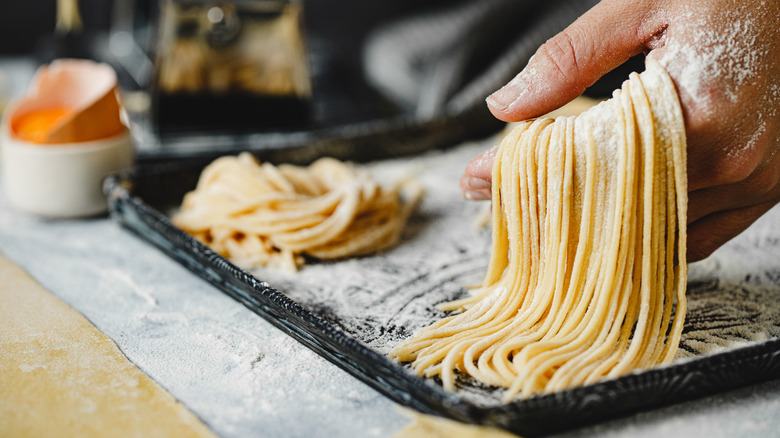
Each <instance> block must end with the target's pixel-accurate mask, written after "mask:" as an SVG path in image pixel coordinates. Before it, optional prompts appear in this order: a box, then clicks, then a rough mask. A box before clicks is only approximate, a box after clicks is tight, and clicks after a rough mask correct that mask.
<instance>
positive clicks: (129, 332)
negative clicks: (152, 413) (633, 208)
mask: <svg viewBox="0 0 780 438" xmlns="http://www.w3.org/2000/svg"><path fill="white" fill-rule="evenodd" d="M486 146H487V144H484V145H475V146H474V147H475V150H477V149H479V148H481V147H486ZM0 184H2V183H0ZM1 188H2V187H1V186H0V189H1ZM778 223H780V209H779V208H775V209H774V210H772V211H771V212H770V213H769V214H767V215H766V216H765V217H763V218H762V219H761V220H760V222H759V223H757V224H756V225H755V226H754V228H751V230H758V231H759V232H758V233H756V232H753V233H752V234H751V231H749V232H748V234H747V235H743V236H740V237H739V238H738V239H736V240H735V241H733V242H731V243H730V244H729V245H732V246H741V247H744V246H745V245H746V244H748V243H749V242H752V241H753V239H755V238H756V236H757V235H758V236H764V235H765V234H764V230H767V229H770V230H771V229H777V224H778ZM766 236H767V238H768V237H769V235H766ZM0 252H2V253H3V254H4V255H5V256H7V257H8V258H10V259H11V260H12V261H14V262H16V263H17V264H19V265H21V266H22V267H23V268H24V269H26V270H27V271H28V272H29V273H30V274H31V275H32V276H33V277H34V278H35V279H37V280H38V281H39V282H40V283H41V284H42V285H43V286H44V287H45V288H47V289H48V290H49V291H51V292H52V293H53V294H54V295H56V296H57V297H59V298H61V299H62V300H64V301H65V302H67V303H69V304H70V305H71V306H73V307H74V308H75V309H77V310H78V311H79V312H81V313H82V314H84V315H85V316H86V317H87V318H88V319H89V320H90V321H92V322H93V323H94V324H95V325H96V326H97V328H98V329H100V330H101V331H103V332H104V333H106V334H107V335H108V336H109V337H110V338H111V339H113V340H114V341H115V342H116V343H117V344H118V345H119V347H120V348H121V350H122V351H123V352H124V353H125V354H126V355H127V357H128V358H129V359H130V360H131V361H132V362H134V363H135V364H136V365H137V366H138V367H140V369H141V370H143V371H144V372H146V373H147V374H148V375H149V376H151V377H152V378H153V379H154V380H155V381H157V382H158V383H159V384H160V385H161V386H163V387H164V388H165V389H166V390H168V391H169V392H170V393H172V394H173V396H174V397H176V398H177V399H179V400H180V401H182V402H183V403H184V404H185V405H186V406H187V407H188V408H190V409H191V410H193V411H194V412H195V413H196V414H197V415H198V416H200V417H201V418H202V419H203V420H204V421H205V422H206V423H207V424H208V425H209V426H210V427H211V428H212V429H213V430H214V431H215V432H216V433H217V434H218V435H220V436H223V437H249V436H279V437H288V436H289V437H297V436H300V437H303V436H306V437H319V436H322V437H326V436H327V437H341V436H343V437H354V436H378V437H385V436H391V435H393V434H394V433H395V432H396V431H398V430H399V429H400V428H401V427H403V426H404V425H405V424H406V423H407V422H408V421H409V419H408V417H406V416H405V415H404V414H403V413H401V412H400V411H399V410H398V409H396V407H395V405H394V404H393V403H392V402H391V401H389V400H388V399H386V398H384V397H383V396H381V395H380V394H378V393H377V392H375V391H374V390H372V389H371V388H369V387H367V386H366V385H364V384H362V383H360V382H359V381H357V380H356V379H354V378H353V377H351V376H350V375H348V374H347V373H345V372H343V371H341V370H340V369H338V368H336V367H335V366H334V365H332V364H330V363H329V362H327V361H325V360H324V359H322V358H320V357H319V356H317V355H315V354H314V353H312V352H311V351H309V350H308V349H306V348H305V347H303V346H301V345H300V344H298V343H296V342H295V341H293V340H292V339H291V338H289V337H288V336H287V335H284V334H283V333H281V332H280V331H278V330H277V329H275V328H273V327H272V326H271V325H270V324H268V323H266V322H265V321H263V320H262V319H260V318H259V317H258V316H256V315H255V314H254V313H252V312H250V311H249V310H247V309H245V308H244V307H243V306H242V305H240V304H238V303H237V302H235V301H233V300H232V299H230V298H229V297H227V296H225V295H223V294H222V293H221V292H219V291H218V290H217V289H216V288H214V287H213V286H211V285H209V284H208V283H206V282H205V281H203V280H202V279H200V278H199V277H197V276H196V275H195V274H192V273H191V272H189V271H187V270H186V269H184V268H183V267H182V266H180V265H179V264H177V263H176V262H174V261H173V260H171V259H169V258H168V257H167V256H165V255H164V254H163V253H161V252H160V251H158V250H157V249H156V248H154V247H152V246H151V245H149V244H148V243H146V242H145V241H142V240H140V239H139V238H137V237H136V236H134V235H133V234H131V233H129V232H128V231H126V230H124V229H122V228H121V227H120V226H119V225H118V224H117V223H116V222H114V221H113V220H110V219H108V218H105V217H100V218H92V219H86V220H62V221H60V220H42V219H38V218H35V217H32V216H29V215H25V214H22V213H18V212H16V211H14V210H13V209H12V208H11V207H10V206H9V205H8V203H7V200H6V199H5V196H4V195H0ZM743 252H744V251H743ZM765 252H766V251H764V253H765ZM762 254H763V253H762ZM778 255H780V252H779V253H778ZM762 257H765V255H762ZM714 258H715V260H717V259H718V254H717V253H716V254H715V256H714ZM703 263H708V262H707V261H705V262H703ZM778 263H780V262H778ZM778 431H780V381H771V382H768V383H764V384H761V385H756V386H752V387H747V388H743V389H740V390H737V391H731V392H727V393H723V394H720V395H717V396H713V397H708V398H705V399H700V400H697V401H693V402H687V403H683V404H678V405H675V406H670V407H666V408H662V409H659V410H655V411H650V412H645V413H640V414H637V415H634V416H631V417H627V418H623V419H619V420H615V421H612V422H609V423H603V424H600V425H596V426H593V427H591V428H587V429H581V430H576V431H572V432H570V433H569V434H567V436H661V435H663V436H680V437H683V436H703V435H707V436H710V437H719V436H746V435H750V436H780V432H778Z"/></svg>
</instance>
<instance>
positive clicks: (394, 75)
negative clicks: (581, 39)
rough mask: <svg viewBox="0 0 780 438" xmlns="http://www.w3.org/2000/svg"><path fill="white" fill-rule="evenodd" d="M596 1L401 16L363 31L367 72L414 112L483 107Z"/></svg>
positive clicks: (489, 1) (519, 0) (463, 6)
mask: <svg viewBox="0 0 780 438" xmlns="http://www.w3.org/2000/svg"><path fill="white" fill-rule="evenodd" d="M595 3H597V2H596V1H594V0H569V1H556V0H553V1H549V2H539V1H534V0H482V1H473V2H466V3H462V2H461V3H458V4H457V5H456V6H454V7H450V8H447V9H442V10H439V11H435V12H427V13H424V14H419V15H415V16H411V17H407V18H405V19H402V20H400V21H397V22H394V23H390V24H388V25H385V26H383V27H381V28H378V29H376V31H375V32H373V33H372V34H371V35H370V36H369V38H368V40H367V42H366V45H365V50H364V69H365V74H366V77H367V80H368V82H369V83H371V84H372V85H373V86H374V87H376V88H377V89H379V90H382V92H384V93H385V94H386V95H387V97H389V98H390V99H392V100H394V101H395V102H396V103H397V104H399V105H400V106H402V107H403V108H404V109H405V110H406V111H407V112H409V113H411V114H415V115H416V116H418V117H422V118H429V117H433V116H436V115H441V114H455V113H461V112H464V111H467V110H469V109H472V108H474V107H475V106H478V105H479V106H484V99H485V97H487V96H488V95H489V94H490V93H492V92H493V91H495V90H496V89H498V88H499V87H501V86H502V85H503V84H505V83H506V82H508V81H509V80H510V79H511V78H512V77H514V75H516V74H517V73H518V72H519V71H520V70H521V69H522V68H523V67H524V66H525V65H526V64H527V63H528V59H529V58H530V57H531V56H532V55H533V53H534V52H535V51H536V49H537V48H538V47H539V46H540V45H542V44H543V43H544V42H545V41H546V40H547V39H549V38H550V37H552V36H554V35H555V34H556V33H558V32H560V31H561V30H563V29H564V28H565V27H566V26H568V25H569V24H570V23H571V22H573V21H574V20H576V19H577V17H579V16H580V15H581V14H582V13H584V12H585V11H587V10H588V9H589V8H591V7H592V6H593V5H594V4H595Z"/></svg>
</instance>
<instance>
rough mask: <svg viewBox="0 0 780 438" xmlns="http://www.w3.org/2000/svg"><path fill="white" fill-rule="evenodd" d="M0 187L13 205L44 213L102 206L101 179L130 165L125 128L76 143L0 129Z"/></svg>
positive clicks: (72, 213)
mask: <svg viewBox="0 0 780 438" xmlns="http://www.w3.org/2000/svg"><path fill="white" fill-rule="evenodd" d="M0 148H1V150H0V152H1V155H0V162H1V163H2V173H0V176H1V177H2V178H3V187H4V188H5V193H6V195H7V197H8V200H9V201H10V203H11V205H13V206H14V207H15V208H17V209H19V210H22V211H26V212H28V213H33V214H36V215H40V216H45V217H60V218H73V217H86V216H93V215H97V214H101V213H104V212H105V211H106V210H107V203H106V198H105V196H104V195H103V190H102V185H103V180H104V179H105V177H106V176H108V175H109V174H110V173H112V172H115V171H118V170H122V169H126V168H129V167H131V166H132V164H133V159H134V150H133V142H132V138H131V136H130V133H129V132H128V131H125V132H123V133H121V134H119V135H116V136H114V137H110V138H105V139H99V140H94V141H88V142H80V143H64V144H37V143H30V142H26V141H22V140H20V139H18V138H15V137H14V136H13V135H11V133H10V130H9V129H8V123H7V120H5V121H4V122H3V124H2V132H0Z"/></svg>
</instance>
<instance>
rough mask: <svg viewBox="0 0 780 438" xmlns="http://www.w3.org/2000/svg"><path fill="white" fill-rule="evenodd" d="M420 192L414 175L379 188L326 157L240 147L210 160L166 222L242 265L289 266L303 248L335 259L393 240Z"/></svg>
mask: <svg viewBox="0 0 780 438" xmlns="http://www.w3.org/2000/svg"><path fill="white" fill-rule="evenodd" d="M421 196H422V188H421V186H420V185H419V184H417V183H416V182H414V181H413V180H406V181H404V182H402V183H399V184H397V185H395V186H394V187H391V188H390V189H385V188H382V187H380V186H379V185H378V184H377V183H376V182H374V181H373V179H372V178H371V176H370V175H369V174H368V173H367V172H365V171H363V170H359V169H356V168H355V167H353V166H350V165H348V164H346V163H343V162H340V161H338V160H335V159H332V158H322V159H320V160H317V161H316V162H314V163H313V164H311V165H310V166H308V167H299V166H293V165H289V164H282V165H279V166H273V165H272V164H270V163H262V164H260V163H258V162H257V161H256V160H255V158H254V157H253V156H252V155H251V154H249V153H242V154H240V155H238V156H237V157H221V158H218V159H217V160H215V161H214V162H213V163H211V164H209V165H208V166H207V167H206V168H205V169H204V170H203V172H202V173H201V176H200V179H199V181H198V185H197V187H196V188H195V190H193V191H192V192H190V193H188V194H187V195H186V196H185V197H184V201H183V203H182V206H181V209H180V211H179V212H177V213H176V214H175V215H174V216H173V218H172V221H173V223H174V224H175V225H176V226H177V227H179V228H181V229H182V230H184V231H186V232H187V233H189V234H191V235H193V236H194V237H195V238H196V239H198V240H199V241H201V242H203V243H205V244H206V245H208V246H209V247H211V248H212V249H213V250H214V251H216V252H218V253H219V254H221V255H223V256H225V257H227V258H229V259H230V260H231V261H233V262H235V263H236V264H238V265H240V266H244V267H248V268H254V267H258V266H277V267H282V268H286V269H288V270H295V269H297V268H298V267H299V266H300V265H301V264H303V263H304V257H303V256H304V255H307V256H310V257H314V258H317V259H336V258H342V257H348V256H357V255H364V254H369V253H373V252H377V251H380V250H383V249H385V248H388V247H390V246H392V245H394V244H395V243H396V242H397V241H398V238H399V236H400V233H401V230H402V229H403V226H404V224H405V223H406V220H407V219H408V217H409V215H410V214H411V212H412V210H413V209H414V208H415V206H416V205H417V203H418V201H419V200H420V197H421ZM402 198H405V201H404V200H402Z"/></svg>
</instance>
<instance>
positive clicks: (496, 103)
mask: <svg viewBox="0 0 780 438" xmlns="http://www.w3.org/2000/svg"><path fill="white" fill-rule="evenodd" d="M658 3H662V2H658V1H653V0H644V1H623V0H605V1H602V2H600V3H598V4H597V5H596V6H594V7H593V8H592V9H590V10H589V11H588V12H586V13H585V14H583V15H582V16H581V17H580V18H578V19H577V20H576V21H575V22H574V23H572V24H571V25H570V26H569V27H567V28H566V29H564V30H563V31H562V32H561V33H559V34H558V35H556V36H554V37H553V38H551V39H549V40H548V41H547V42H546V43H544V44H543V45H542V46H541V47H539V50H537V51H536V54H534V56H532V57H531V59H530V60H529V61H528V65H527V66H526V67H525V68H524V69H523V71H521V72H520V73H519V74H518V75H517V76H515V78H514V79H512V80H511V81H510V82H509V83H508V84H507V85H505V86H504V87H503V88H501V89H500V90H498V91H496V92H495V93H493V94H492V95H490V96H489V97H488V98H487V99H486V101H487V103H488V108H489V109H490V111H491V112H492V113H493V115H495V116H496V117H497V118H499V119H501V120H504V121H507V122H514V121H519V120H525V119H528V118H531V117H536V116H540V115H542V114H545V113H548V112H550V111H552V110H554V109H556V108H559V107H561V106H563V105H564V104H566V103H567V102H569V101H571V100H572V99H574V98H575V97H577V96H579V95H580V94H582V92H583V91H585V89H586V88H588V87H589V86H591V85H593V83H594V82H596V81H597V80H598V79H599V78H600V77H601V76H603V75H604V74H606V73H608V72H609V71H611V70H612V69H614V68H616V67H618V66H619V65H621V64H622V63H624V62H626V61H627V60H628V59H629V58H630V57H632V56H634V55H636V54H639V53H641V52H643V51H645V50H646V49H649V48H651V47H649V46H650V45H651V44H652V42H653V41H654V40H655V39H656V37H657V36H658V35H660V34H662V33H663V31H664V30H665V24H663V22H662V21H660V20H656V19H653V17H655V16H656V14H654V13H653V12H654V11H655V10H656V8H658V6H657V4H658Z"/></svg>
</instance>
